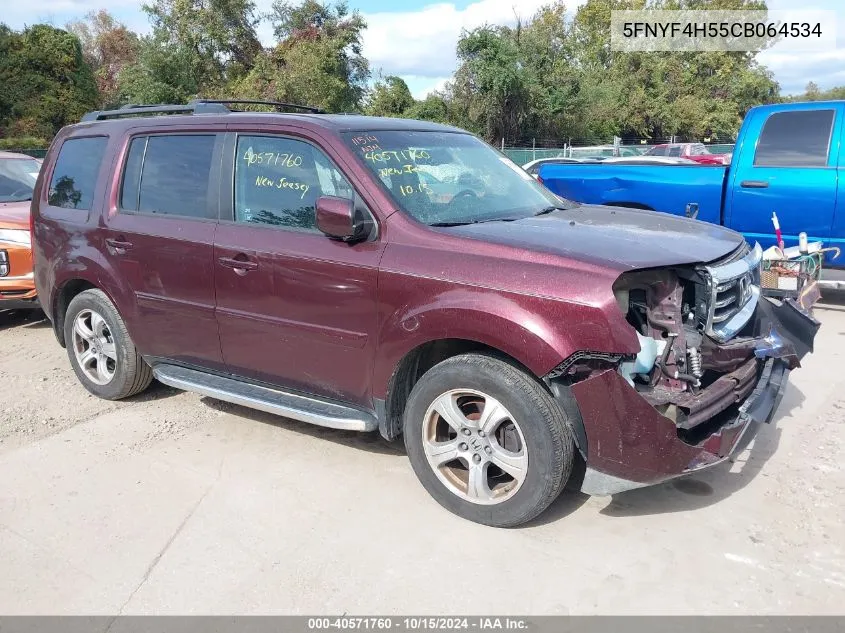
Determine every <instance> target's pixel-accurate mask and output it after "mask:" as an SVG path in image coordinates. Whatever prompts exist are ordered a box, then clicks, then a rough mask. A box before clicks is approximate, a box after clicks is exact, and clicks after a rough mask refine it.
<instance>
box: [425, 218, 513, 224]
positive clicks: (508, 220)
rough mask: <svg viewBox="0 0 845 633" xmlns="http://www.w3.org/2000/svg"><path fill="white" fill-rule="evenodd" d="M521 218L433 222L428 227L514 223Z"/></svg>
mask: <svg viewBox="0 0 845 633" xmlns="http://www.w3.org/2000/svg"><path fill="white" fill-rule="evenodd" d="M521 219H522V218H486V219H484V220H464V221H463V222H434V223H432V224H429V226H466V225H467V224H484V223H486V222H516V221H517V220H521Z"/></svg>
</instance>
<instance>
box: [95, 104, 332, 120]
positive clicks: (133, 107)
mask: <svg viewBox="0 0 845 633" xmlns="http://www.w3.org/2000/svg"><path fill="white" fill-rule="evenodd" d="M229 104H232V105H235V104H242V105H265V106H272V107H274V108H276V110H277V111H279V112H283V111H285V110H304V111H306V112H311V113H313V114H323V113H324V112H323V110H320V109H319V108H314V107H312V106H303V105H297V104H295V103H283V102H281V101H258V100H251V99H195V100H193V101H190V102H189V103H188V104H187V105H169V104H164V103H162V104H157V105H142V104H135V103H128V104H126V105H124V106H121V107H120V108H119V109H117V110H95V111H94V112H88V113H87V114H85V115H84V116H83V117H82V121H104V120H106V119H122V118H125V117H137V116H149V115H156V114H228V113H230V112H232V110H231V109H230V108H229V107H227V106H228V105H229Z"/></svg>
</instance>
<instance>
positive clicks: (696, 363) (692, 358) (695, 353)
mask: <svg viewBox="0 0 845 633" xmlns="http://www.w3.org/2000/svg"><path fill="white" fill-rule="evenodd" d="M687 359H688V362H689V367H688V369H689V373H690V374H692V375H693V376H695V377H696V378H701V374H702V372H701V352H700V351H699V350H698V349H697V348H695V347H690V348H689V349H688V350H687Z"/></svg>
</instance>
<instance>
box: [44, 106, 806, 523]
mask: <svg viewBox="0 0 845 633" xmlns="http://www.w3.org/2000/svg"><path fill="white" fill-rule="evenodd" d="M237 103H238V102H224V103H223V102H211V101H199V102H193V103H191V104H189V105H188V106H156V107H145V108H131V109H123V110H117V111H108V112H94V113H91V114H89V115H87V116H86V117H85V118H84V119H83V122H82V123H80V124H77V125H72V126H70V127H67V128H65V129H63V130H62V131H61V132H60V133H59V135H58V136H57V137H56V139H55V140H54V141H53V144H52V146H51V147H50V150H49V153H48V155H47V158H46V160H45V163H44V167H43V169H42V170H41V173H40V176H39V179H38V183H37V185H36V189H35V195H34V199H33V205H32V214H33V226H34V236H33V238H34V239H33V245H34V256H35V276H36V283H37V289H38V294H39V296H40V297H41V302H42V305H43V307H44V310H45V311H46V312H47V315H48V316H49V318H50V319H51V321H52V323H53V327H54V329H55V332H56V336H57V337H58V340H59V342H60V343H61V344H62V345H64V346H66V347H67V349H68V357H69V359H70V362H71V364H72V365H73V368H74V370H75V372H76V374H77V376H78V377H79V380H80V381H81V382H82V384H83V385H84V386H85V387H86V388H87V389H88V390H89V391H90V392H92V393H94V394H95V395H97V396H100V397H102V398H107V399H118V398H125V397H127V396H131V395H134V394H137V393H139V392H141V391H143V390H144V389H146V388H147V386H148V385H149V384H150V381H151V380H152V379H153V377H155V378H157V379H158V380H159V381H161V382H163V383H165V384H168V385H172V386H174V387H178V388H180V389H186V390H190V391H195V392H198V393H201V394H205V395H207V396H211V397H214V398H219V399H221V400H227V401H230V402H235V403H238V404H241V405H245V406H248V407H254V408H256V409H261V410H263V411H270V412H273V413H277V414H279V415H283V416H286V417H289V418H294V419H297V420H301V421H303V422H310V423H312V424H319V425H323V426H328V427H333V428H338V429H349V430H355V431H376V430H378V431H379V432H380V433H381V434H382V435H383V436H384V437H385V438H388V439H394V438H397V437H399V436H403V437H404V442H405V446H406V447H407V452H408V456H409V458H410V460H411V465H412V467H413V469H414V471H415V473H416V474H417V476H418V477H419V479H420V481H421V482H422V484H423V486H425V488H426V489H427V490H428V491H429V493H431V495H432V496H433V497H434V498H435V499H436V500H437V501H438V502H439V503H441V504H442V505H443V506H445V507H446V508H448V509H449V510H451V511H452V512H455V513H456V514H458V515H460V516H463V517H466V518H468V519H471V520H473V521H478V522H481V523H487V524H490V525H497V526H513V525H518V524H520V523H523V522H525V521H528V520H530V519H532V518H533V517H535V516H537V515H538V514H539V513H541V512H542V511H543V510H544V509H545V508H546V507H548V505H549V504H550V503H551V502H552V501H553V500H554V499H555V497H557V495H558V494H559V493H560V491H561V489H562V488H563V486H564V484H565V483H566V481H567V479H569V476H570V473H571V471H572V467H573V462H574V461H575V460H576V459H583V461H584V462H585V465H586V471H585V473H584V477H583V483H582V484H581V489H582V490H583V491H585V492H588V493H591V494H613V493H616V492H619V491H623V490H627V489H631V488H637V487H641V486H646V485H649V484H654V483H657V482H661V481H664V480H667V479H669V478H672V477H675V476H678V475H681V474H684V473H689V472H692V471H696V470H698V469H701V468H705V467H707V466H712V465H713V464H716V463H718V462H720V461H722V460H724V459H726V458H727V457H729V456H730V455H732V454H733V453H735V452H736V451H738V450H740V449H741V448H742V447H743V446H744V445H745V444H746V443H747V442H748V441H749V440H750V439H751V437H752V436H753V434H754V432H755V431H756V429H757V427H758V426H759V424H760V423H761V422H768V421H769V420H770V419H771V418H772V416H773V413H774V411H775V408H776V406H777V404H778V401H779V398H780V396H781V393H782V390H783V387H784V385H785V383H786V378H787V375H788V372H789V370H790V369H792V368H794V367H795V366H797V364H798V362H799V360H800V358H801V357H802V356H803V355H804V354H805V353H806V352H807V351H809V350H810V349H811V347H812V342H813V338H814V336H815V333H816V330H817V328H818V323H817V322H816V321H814V320H813V319H812V317H810V316H809V315H808V313H806V312H805V311H803V310H802V309H801V308H800V307H799V306H798V303H796V302H793V301H791V300H787V301H783V302H773V301H771V300H769V299H767V298H764V297H762V296H761V294H760V289H759V285H758V284H759V281H758V280H759V266H760V258H761V253H760V248H759V246H755V247H754V248H749V246H748V245H747V244H746V243H745V241H744V240H743V238H742V237H741V236H740V235H739V234H737V233H734V232H732V231H729V230H726V229H723V228H721V227H718V226H713V225H709V224H703V223H699V222H696V221H693V220H687V219H683V218H677V217H672V216H668V215H665V214H655V213H651V212H646V211H640V210H634V209H621V208H612V207H601V206H587V205H577V204H574V203H572V202H569V201H566V200H563V199H561V198H558V197H556V196H555V195H553V194H551V193H550V192H549V191H547V190H546V189H545V188H543V187H542V185H540V184H538V183H537V182H536V181H535V180H534V179H533V178H531V176H529V175H528V174H527V173H525V172H524V171H522V170H521V169H520V168H519V167H517V166H516V165H514V164H513V163H511V162H510V161H509V160H508V159H507V158H505V157H504V156H502V155H501V154H499V153H498V152H496V151H495V150H494V149H492V148H491V147H489V146H488V145H486V144H485V143H484V142H482V141H480V140H479V139H477V138H476V137H474V136H472V135H471V134H468V133H466V132H463V131H461V130H458V129H455V128H451V127H446V126H442V125H435V124H432V123H425V122H420V121H411V120H398V119H384V118H370V117H360V116H346V115H328V114H322V113H319V112H311V111H308V110H307V109H305V110H304V112H302V113H284V112H265V113H261V112H234V111H232V109H233V108H232V106H233V105H236V104H237ZM273 105H277V106H278V107H279V108H281V107H282V104H273Z"/></svg>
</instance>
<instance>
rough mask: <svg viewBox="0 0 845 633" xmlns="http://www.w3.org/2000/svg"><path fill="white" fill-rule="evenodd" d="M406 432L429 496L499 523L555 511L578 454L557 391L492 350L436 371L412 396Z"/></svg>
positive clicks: (459, 358) (430, 372) (454, 509)
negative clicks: (553, 393)
mask: <svg viewBox="0 0 845 633" xmlns="http://www.w3.org/2000/svg"><path fill="white" fill-rule="evenodd" d="M481 400H483V402H481ZM450 406H451V407H452V408H451V409H450V408H449V407H450ZM488 411H489V415H488ZM441 412H443V413H445V415H442V414H441ZM447 418H448V419H447ZM450 420H451V421H450ZM485 429H486V432H485ZM403 434H404V438H405V447H406V449H407V452H408V458H409V459H410V460H411V466H412V467H413V469H414V473H415V474H416V475H417V478H418V479H419V480H420V483H422V485H423V486H424V487H425V489H426V490H427V491H428V492H429V494H431V496H432V497H434V499H435V500H436V501H437V502H438V503H439V504H440V505H442V506H443V507H444V508H446V509H447V510H449V511H451V512H453V513H455V514H457V515H458V516H460V517H463V518H465V519H469V520H470V521H474V522H476V523H483V524H485V525H492V526H495V527H514V526H517V525H520V524H522V523H525V522H527V521H530V520H531V519H533V518H535V517H536V516H538V515H539V514H540V513H541V512H543V511H544V510H545V509H546V508H548V507H549V505H550V504H551V503H552V502H553V501H554V500H555V499H556V498H557V496H558V495H559V494H560V492H561V490H562V489H563V487H564V485H565V484H566V481H567V479H568V478H569V474H570V472H571V470H572V463H573V459H574V440H573V436H572V432H571V430H570V426H569V425H568V423H567V420H566V416H565V414H564V412H563V410H562V409H561V407H560V406H559V405H558V404H557V402H555V400H554V398H553V397H552V396H551V394H549V393H548V392H547V391H546V390H545V389H543V387H542V385H540V384H539V383H538V382H537V381H536V380H535V379H534V378H533V377H531V376H530V375H528V374H526V373H525V372H524V371H522V370H520V369H519V368H517V367H515V366H513V365H511V364H510V363H508V362H505V361H503V360H500V359H498V358H495V357H492V356H489V355H484V354H462V355H459V356H454V357H452V358H449V359H447V360H445V361H443V362H441V363H439V364H437V365H435V366H434V367H432V368H431V369H430V370H428V371H427V372H426V373H425V374H424V375H423V376H422V378H420V380H419V381H418V382H417V384H416V385H415V386H414V388H413V390H412V391H411V395H410V396H409V398H408V404H407V406H406V407H405V414H404V421H403ZM441 460H442V461H441ZM438 462H440V466H439V467H438V466H435V464H436V463H438ZM473 465H474V466H473ZM499 465H502V467H501V468H500V467H499ZM505 467H506V469H505Z"/></svg>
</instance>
